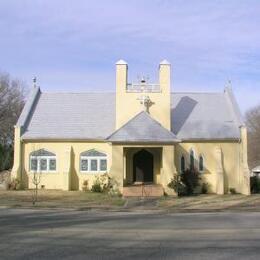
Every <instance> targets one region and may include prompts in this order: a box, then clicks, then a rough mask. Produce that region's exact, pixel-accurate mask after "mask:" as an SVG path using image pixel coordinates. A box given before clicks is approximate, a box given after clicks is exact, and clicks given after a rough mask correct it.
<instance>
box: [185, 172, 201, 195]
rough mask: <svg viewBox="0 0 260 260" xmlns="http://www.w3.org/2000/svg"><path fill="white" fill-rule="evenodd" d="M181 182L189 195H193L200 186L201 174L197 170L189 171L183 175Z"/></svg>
mask: <svg viewBox="0 0 260 260" xmlns="http://www.w3.org/2000/svg"><path fill="white" fill-rule="evenodd" d="M181 182H182V183H183V184H184V185H185V186H186V193H187V195H192V194H194V191H195V189H196V187H198V186H199V182H200V173H199V172H198V171H197V169H195V168H193V169H192V168H191V169H187V170H185V171H184V172H183V173H182V174H181Z"/></svg>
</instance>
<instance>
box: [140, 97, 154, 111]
mask: <svg viewBox="0 0 260 260" xmlns="http://www.w3.org/2000/svg"><path fill="white" fill-rule="evenodd" d="M137 100H140V104H141V105H143V110H144V111H146V112H149V106H150V105H151V103H152V102H151V99H150V97H149V96H145V95H142V96H141V97H139V98H137Z"/></svg>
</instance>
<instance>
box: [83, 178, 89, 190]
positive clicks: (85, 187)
mask: <svg viewBox="0 0 260 260" xmlns="http://www.w3.org/2000/svg"><path fill="white" fill-rule="evenodd" d="M82 190H83V191H88V180H85V181H83V185H82Z"/></svg>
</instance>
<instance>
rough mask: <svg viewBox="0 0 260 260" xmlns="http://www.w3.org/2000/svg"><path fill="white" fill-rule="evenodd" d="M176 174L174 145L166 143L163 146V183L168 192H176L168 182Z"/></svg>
mask: <svg viewBox="0 0 260 260" xmlns="http://www.w3.org/2000/svg"><path fill="white" fill-rule="evenodd" d="M174 174H176V168H175V164H174V146H173V145H165V146H163V148H162V171H161V184H162V186H163V188H164V190H165V192H166V193H167V194H174V191H173V190H172V189H169V188H168V186H167V185H168V184H169V182H170V181H171V179H172V178H173V176H174Z"/></svg>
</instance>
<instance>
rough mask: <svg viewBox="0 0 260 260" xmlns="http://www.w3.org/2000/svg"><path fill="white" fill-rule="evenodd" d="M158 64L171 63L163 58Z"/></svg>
mask: <svg viewBox="0 0 260 260" xmlns="http://www.w3.org/2000/svg"><path fill="white" fill-rule="evenodd" d="M160 65H171V63H170V62H169V61H167V60H165V59H164V60H162V61H161V62H160Z"/></svg>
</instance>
